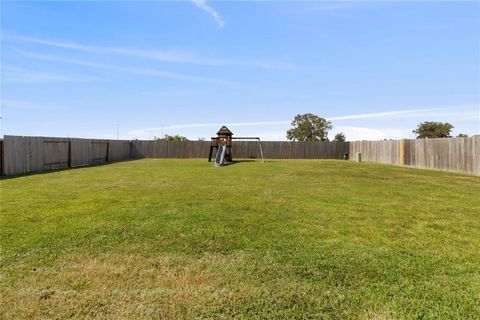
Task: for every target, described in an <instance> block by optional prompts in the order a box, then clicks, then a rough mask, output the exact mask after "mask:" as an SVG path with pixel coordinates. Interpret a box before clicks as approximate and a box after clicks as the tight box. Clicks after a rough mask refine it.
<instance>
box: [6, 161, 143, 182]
mask: <svg viewBox="0 0 480 320" xmlns="http://www.w3.org/2000/svg"><path fill="white" fill-rule="evenodd" d="M141 159H144V158H138V159H126V160H120V161H115V162H104V163H96V164H87V165H84V166H77V167H65V168H58V169H51V170H45V171H33V172H28V173H23V174H17V175H13V176H0V180H9V179H16V178H21V177H29V176H34V175H35V176H36V175H41V174H48V173H53V172H62V171H68V170H77V169H84V168H91V167H101V166H109V165H111V164H114V163H119V162H130V161H136V160H141Z"/></svg>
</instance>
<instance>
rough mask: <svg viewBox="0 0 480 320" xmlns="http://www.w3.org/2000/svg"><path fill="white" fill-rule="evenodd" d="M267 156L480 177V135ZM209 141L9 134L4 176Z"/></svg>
mask: <svg viewBox="0 0 480 320" xmlns="http://www.w3.org/2000/svg"><path fill="white" fill-rule="evenodd" d="M261 144H262V148H263V152H264V156H265V158H267V159H340V158H341V157H342V154H343V153H345V152H349V153H350V156H351V158H353V154H354V153H356V152H361V153H362V158H363V160H365V161H372V162H378V163H386V164H395V165H407V166H412V167H418V168H430V169H440V170H445V171H454V172H464V173H470V174H476V175H480V136H474V137H470V138H448V139H417V140H391V141H353V142H288V141H262V142H261ZM209 148H210V142H209V141H179V142H168V141H153V140H133V141H128V140H105V139H80V138H53V137H24V136H5V137H4V139H3V140H0V158H1V159H0V167H1V169H2V170H1V173H2V175H20V174H25V173H28V172H36V171H47V170H52V169H59V168H68V167H78V166H86V165H93V164H99V163H106V162H116V161H122V160H127V159H139V158H204V159H207V157H208V153H209ZM232 153H233V156H234V158H261V154H260V147H259V142H257V141H234V142H233V146H232Z"/></svg>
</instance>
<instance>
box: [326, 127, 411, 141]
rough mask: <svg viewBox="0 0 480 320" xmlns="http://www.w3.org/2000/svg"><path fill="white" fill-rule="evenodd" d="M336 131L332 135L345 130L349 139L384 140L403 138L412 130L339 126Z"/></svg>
mask: <svg viewBox="0 0 480 320" xmlns="http://www.w3.org/2000/svg"><path fill="white" fill-rule="evenodd" d="M335 129H336V130H335V132H333V133H331V134H330V136H332V137H333V136H335V134H336V133H338V132H343V133H344V134H345V136H346V137H347V140H349V141H355V140H383V139H402V138H406V137H408V136H410V135H411V131H410V132H409V130H402V129H392V128H367V127H354V126H338V127H335Z"/></svg>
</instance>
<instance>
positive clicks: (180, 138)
mask: <svg viewBox="0 0 480 320" xmlns="http://www.w3.org/2000/svg"><path fill="white" fill-rule="evenodd" d="M154 139H155V140H163V141H188V139H187V138H186V137H184V136H181V135H178V134H176V135H174V136H170V135H168V134H166V135H165V136H164V137H163V138H157V137H154Z"/></svg>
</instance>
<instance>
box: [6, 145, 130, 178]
mask: <svg viewBox="0 0 480 320" xmlns="http://www.w3.org/2000/svg"><path fill="white" fill-rule="evenodd" d="M2 149H3V150H2V151H3V157H2V164H3V168H2V169H3V170H2V174H3V175H6V176H9V175H19V174H25V173H29V172H37V171H47V170H52V169H61V168H68V167H79V166H86V165H92V164H99V163H105V162H110V161H120V160H126V159H129V158H130V141H128V140H124V141H122V140H100V139H77V138H50V137H20V136H5V138H4V140H3V148H2Z"/></svg>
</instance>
